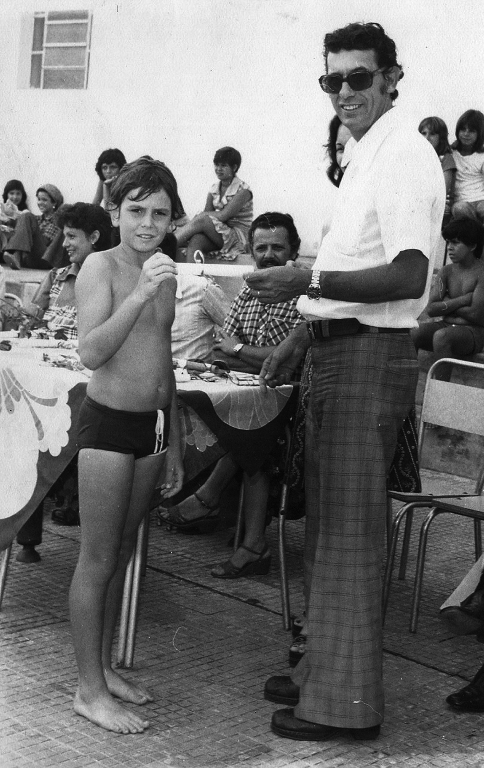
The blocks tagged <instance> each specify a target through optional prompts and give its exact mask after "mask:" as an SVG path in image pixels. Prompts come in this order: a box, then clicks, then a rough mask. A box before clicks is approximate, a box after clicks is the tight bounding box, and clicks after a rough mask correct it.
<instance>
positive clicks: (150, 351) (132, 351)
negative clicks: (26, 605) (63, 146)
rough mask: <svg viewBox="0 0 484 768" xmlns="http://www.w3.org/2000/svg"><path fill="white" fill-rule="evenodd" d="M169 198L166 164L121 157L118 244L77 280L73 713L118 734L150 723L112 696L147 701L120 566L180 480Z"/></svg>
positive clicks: (91, 261)
mask: <svg viewBox="0 0 484 768" xmlns="http://www.w3.org/2000/svg"><path fill="white" fill-rule="evenodd" d="M177 200H178V196H177V190H176V181H175V179H174V177H173V175H172V173H171V171H170V170H169V169H168V168H167V167H166V166H165V165H164V164H163V163H160V162H158V161H156V160H152V159H145V158H140V159H139V160H136V161H135V162H133V163H130V164H128V165H125V166H124V167H123V168H122V170H121V171H120V173H119V175H118V177H117V178H116V180H115V182H113V185H112V188H111V201H112V211H111V215H112V219H113V223H114V225H115V226H117V227H119V230H120V236H121V242H120V244H119V245H118V246H117V247H116V248H113V249H112V250H109V251H104V252H99V253H93V254H92V255H90V256H88V258H87V259H86V262H85V264H84V266H83V269H82V271H81V272H80V273H79V277H78V278H77V283H76V297H77V305H78V331H79V355H80V358H81V361H82V362H83V364H84V365H85V366H87V368H90V369H91V370H92V371H93V374H92V378H91V379H90V381H89V384H88V387H87V396H86V400H85V401H84V403H83V405H82V408H81V413H80V417H79V439H78V442H79V447H80V451H79V504H80V518H81V550H80V555H79V561H78V564H77V567H76V571H75V573H74V578H73V580H72V586H71V592H70V612H71V624H72V635H73V641H74V650H75V654H76V660H77V665H78V668H79V687H78V689H77V693H76V696H75V700H74V710H75V711H76V712H77V714H79V715H82V716H84V717H86V718H87V719H88V720H91V721H92V722H93V723H96V724H97V725H100V726H102V727H103V728H106V729H107V730H110V731H115V732H117V733H140V732H142V731H143V730H144V729H145V728H147V727H148V724H149V723H148V721H147V720H145V719H143V718H141V717H139V716H138V715H136V714H134V713H133V712H132V711H131V710H129V709H128V708H126V707H125V706H124V705H123V704H121V703H120V702H119V701H117V700H116V699H122V700H124V701H126V702H130V703H132V704H145V703H146V702H148V701H151V700H152V698H151V696H150V694H149V693H148V692H147V691H145V690H144V689H143V688H142V687H141V686H138V685H135V684H133V683H131V682H128V681H126V680H124V679H123V678H122V677H121V676H120V675H119V674H118V673H117V672H116V671H115V670H114V669H113V668H112V664H111V647H112V641H113V635H114V628H115V624H116V620H117V617H118V613H119V608H120V603H121V596H122V590H123V583H124V576H125V571H126V566H127V564H128V562H129V559H130V556H131V554H132V552H133V548H134V544H135V540H136V533H137V529H138V526H139V524H140V522H141V520H142V519H143V516H144V515H145V513H146V511H147V509H148V504H149V501H150V498H151V495H152V492H153V490H154V488H155V484H156V481H157V479H158V478H159V476H160V472H161V471H162V469H163V467H164V466H165V477H164V480H165V483H164V486H162V490H163V494H164V495H165V496H167V497H168V496H171V495H173V494H175V493H177V492H178V491H179V490H180V489H181V486H182V480H183V468H182V461H181V451H180V435H179V427H178V420H177V410H176V393H175V385H174V377H173V367H172V358H171V345H170V344H171V339H170V329H171V324H172V322H173V317H174V312H175V290H176V277H175V275H176V267H175V265H174V263H173V261H172V260H171V259H170V258H169V257H168V256H166V255H165V254H163V253H160V252H156V249H157V247H158V245H159V243H160V242H161V241H162V240H163V238H164V236H165V234H166V232H167V230H168V228H169V226H170V224H171V221H172V219H174V218H178V216H179V211H178V206H177ZM170 424H171V431H170ZM169 432H170V443H169V444H168V434H169ZM115 697H116V698H115Z"/></svg>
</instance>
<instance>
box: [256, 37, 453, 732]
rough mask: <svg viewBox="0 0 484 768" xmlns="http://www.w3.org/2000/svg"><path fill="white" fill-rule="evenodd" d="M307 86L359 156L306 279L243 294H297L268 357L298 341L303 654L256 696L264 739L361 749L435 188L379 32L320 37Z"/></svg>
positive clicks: (438, 178)
mask: <svg viewBox="0 0 484 768" xmlns="http://www.w3.org/2000/svg"><path fill="white" fill-rule="evenodd" d="M324 56H325V62H326V74H325V75H323V76H322V77H321V78H320V80H319V82H320V85H321V88H322V89H323V91H325V92H326V93H328V94H329V96H330V99H331V102H332V104H333V107H334V109H335V112H336V114H337V115H338V116H339V118H340V119H341V121H342V123H343V124H344V125H346V126H347V127H348V128H349V129H350V131H351V134H352V135H353V137H354V138H355V140H356V142H357V143H356V144H355V146H354V148H353V152H352V156H351V161H350V163H349V166H348V168H347V170H346V172H345V174H344V177H343V180H342V183H341V186H340V189H339V193H338V199H337V203H336V208H335V212H334V216H333V221H332V225H331V229H330V231H329V233H328V234H327V236H326V237H325V238H324V240H323V243H322V246H321V248H320V251H319V254H318V256H317V259H316V262H315V264H314V269H313V270H312V271H309V270H302V269H291V270H289V269H287V268H286V269H281V268H272V269H265V270H261V271H258V272H254V274H253V275H250V276H249V277H248V278H247V283H248V285H249V286H250V288H251V289H252V291H253V292H254V294H255V295H256V296H257V297H258V298H259V300H260V301H261V302H274V301H277V302H279V301H287V300H288V299H290V298H292V297H294V296H297V295H298V296H300V297H301V298H300V299H299V302H298V309H299V311H300V312H301V314H302V315H303V316H304V317H305V319H306V322H305V323H303V324H301V325H299V326H298V327H297V328H296V329H295V330H294V331H293V332H292V334H291V335H290V336H289V337H288V338H287V339H286V340H285V341H283V342H282V343H281V344H280V345H279V346H278V347H277V348H276V350H275V351H274V352H273V353H272V355H271V356H270V357H269V358H268V359H267V360H266V362H265V363H264V366H263V368H262V371H261V385H262V386H263V387H265V386H266V385H269V386H275V385H276V384H280V383H282V382H283V381H285V380H287V379H288V378H289V376H290V375H291V373H292V371H293V370H294V367H295V365H296V364H297V362H298V361H299V359H300V358H301V356H302V355H303V353H304V351H305V350H306V349H307V347H308V345H309V344H310V345H311V347H312V360H313V367H314V371H313V379H312V385H311V402H310V406H309V413H308V419H307V428H306V429H307V431H306V494H307V510H306V511H307V518H306V546H305V555H304V557H305V589H306V610H307V619H308V643H307V650H306V653H305V655H304V657H303V659H302V660H301V662H300V663H299V664H298V666H297V667H296V669H295V671H294V673H293V677H292V679H291V678H290V677H273V678H270V679H269V680H268V682H267V683H266V688H265V697H266V698H267V699H269V700H270V701H275V702H277V703H282V704H290V705H292V706H294V709H281V710H279V711H277V712H275V714H274V716H273V718H272V729H273V731H274V732H275V733H277V734H279V735H280V736H284V737H287V738H292V739H302V740H315V741H324V740H327V739H332V738H335V737H338V735H339V734H340V733H344V732H347V731H348V730H349V731H350V732H351V734H352V735H353V736H354V737H355V738H361V739H373V738H376V737H377V736H378V734H379V732H380V724H381V722H382V720H383V706H384V700H383V682H382V617H381V576H380V574H381V566H382V561H383V554H384V539H385V537H384V532H385V510H386V476H387V472H388V470H389V468H390V464H391V461H392V457H393V454H394V451H395V445H396V441H397V435H398V431H399V429H400V426H401V424H402V421H403V419H404V417H405V415H406V414H407V413H408V412H409V410H410V407H411V406H412V404H413V402H414V395H415V387H416V382H417V373H418V367H417V360H416V355H415V350H414V348H413V345H412V342H411V340H410V335H409V329H410V328H412V327H415V326H416V325H417V317H418V316H419V314H420V313H421V312H422V310H423V309H424V307H425V306H426V302H427V299H428V293H429V285H430V278H431V275H432V267H433V260H434V255H435V248H436V245H437V242H438V238H439V233H440V225H441V222H442V216H443V213H444V203H445V188H444V182H443V177H442V170H441V168H440V164H439V161H438V158H437V156H436V154H435V152H433V151H432V147H431V146H430V145H429V143H428V142H426V141H425V139H423V137H421V136H420V135H419V133H418V131H417V130H411V129H409V128H407V127H405V126H404V125H403V123H402V119H401V117H400V115H399V112H398V110H397V109H392V107H393V101H394V99H395V98H396V96H397V83H398V81H399V80H400V79H401V77H402V76H403V73H402V69H401V67H400V65H399V64H398V63H397V57H396V48H395V43H394V42H393V40H391V39H390V38H389V37H388V36H387V35H386V34H385V31H384V30H383V28H382V27H381V26H380V25H379V24H374V23H371V24H359V23H358V24H349V25H348V26H347V27H344V28H343V29H338V30H336V31H335V32H332V33H330V34H328V35H326V37H325V44H324Z"/></svg>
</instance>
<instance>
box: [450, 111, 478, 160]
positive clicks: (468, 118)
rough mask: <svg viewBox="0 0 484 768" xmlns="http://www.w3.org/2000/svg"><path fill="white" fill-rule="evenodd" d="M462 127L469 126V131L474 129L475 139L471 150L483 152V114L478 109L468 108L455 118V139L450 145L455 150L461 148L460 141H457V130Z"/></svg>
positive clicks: (460, 129)
mask: <svg viewBox="0 0 484 768" xmlns="http://www.w3.org/2000/svg"><path fill="white" fill-rule="evenodd" d="M464 128H469V130H471V131H476V133H477V140H476V143H475V144H474V148H473V152H484V115H483V114H482V112H480V111H479V110H478V109H468V110H467V112H464V114H463V115H461V116H460V117H459V119H458V120H457V125H456V126H455V136H456V141H455V142H454V144H452V146H453V147H454V149H457V151H460V149H461V143H460V141H459V131H462V130H463V129H464Z"/></svg>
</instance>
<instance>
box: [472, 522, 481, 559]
mask: <svg viewBox="0 0 484 768" xmlns="http://www.w3.org/2000/svg"><path fill="white" fill-rule="evenodd" d="M474 546H475V550H476V560H479V558H480V556H481V555H482V532H481V521H480V520H478V519H477V517H475V518H474Z"/></svg>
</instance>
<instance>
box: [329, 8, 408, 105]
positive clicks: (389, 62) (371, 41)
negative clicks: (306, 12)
mask: <svg viewBox="0 0 484 768" xmlns="http://www.w3.org/2000/svg"><path fill="white" fill-rule="evenodd" d="M370 50H373V51H375V57H376V63H377V64H378V67H379V68H380V69H383V76H385V70H387V69H391V68H392V67H399V69H400V75H399V78H398V79H399V80H401V79H402V77H403V70H402V67H401V65H400V64H399V63H398V61H397V48H396V45H395V43H394V41H393V40H392V38H391V37H388V35H387V34H386V32H385V30H384V29H383V27H382V26H381V24H377V23H376V22H375V21H371V22H369V23H367V24H363V23H361V22H355V23H353V24H348V25H347V26H346V27H341V29H335V31H334V32H328V34H327V35H326V36H325V38H324V49H323V54H324V60H325V62H326V65H327V64H328V53H339V52H340V51H370ZM390 96H391V98H392V100H395V99H396V98H397V96H398V91H397V90H396V89H395V90H394V91H393V93H391V94H390Z"/></svg>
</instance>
